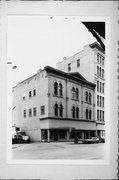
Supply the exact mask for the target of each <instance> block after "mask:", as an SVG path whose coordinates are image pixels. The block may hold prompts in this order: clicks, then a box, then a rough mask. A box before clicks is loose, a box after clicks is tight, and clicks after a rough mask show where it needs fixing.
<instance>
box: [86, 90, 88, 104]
mask: <svg viewBox="0 0 119 180" xmlns="http://www.w3.org/2000/svg"><path fill="white" fill-rule="evenodd" d="M86 102H88V92H87V91H86Z"/></svg>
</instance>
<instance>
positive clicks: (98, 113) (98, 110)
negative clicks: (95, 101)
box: [97, 110, 99, 121]
mask: <svg viewBox="0 0 119 180" xmlns="http://www.w3.org/2000/svg"><path fill="white" fill-rule="evenodd" d="M97 121H99V110H97Z"/></svg>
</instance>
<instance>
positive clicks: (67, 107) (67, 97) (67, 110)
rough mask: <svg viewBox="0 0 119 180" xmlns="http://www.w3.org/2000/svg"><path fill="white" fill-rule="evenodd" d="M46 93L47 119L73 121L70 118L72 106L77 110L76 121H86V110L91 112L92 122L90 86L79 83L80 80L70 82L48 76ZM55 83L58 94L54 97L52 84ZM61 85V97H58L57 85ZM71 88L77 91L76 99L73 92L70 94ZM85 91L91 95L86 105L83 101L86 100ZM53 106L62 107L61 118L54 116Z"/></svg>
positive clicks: (92, 106) (92, 104) (58, 77)
mask: <svg viewBox="0 0 119 180" xmlns="http://www.w3.org/2000/svg"><path fill="white" fill-rule="evenodd" d="M48 80H49V83H48V86H49V88H48V91H49V98H48V102H49V106H48V107H49V117H54V118H70V119H74V118H73V117H72V109H73V106H74V107H75V108H78V110H79V115H78V118H77V119H86V115H85V113H86V109H88V110H91V111H92V118H91V120H94V119H95V118H94V103H95V101H94V90H95V88H94V87H91V86H90V85H87V84H85V83H84V84H83V83H82V82H80V80H79V81H78V80H71V79H69V78H67V77H65V76H64V77H63V76H59V75H55V74H51V73H50V74H49V75H48ZM55 82H57V84H58V94H57V95H56V94H55V93H54V84H55ZM60 83H61V84H62V96H60V95H59V84H60ZM72 88H74V90H76V91H77V90H78V98H76V97H75V96H74V92H72ZM86 91H87V92H88V93H90V94H91V102H90V103H88V102H86V101H85V99H86ZM55 104H58V108H59V107H60V104H62V106H63V116H62V117H61V116H60V115H59V113H58V116H55V109H54V108H55Z"/></svg>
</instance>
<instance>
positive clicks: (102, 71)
mask: <svg viewBox="0 0 119 180" xmlns="http://www.w3.org/2000/svg"><path fill="white" fill-rule="evenodd" d="M102 78H103V79H104V69H102Z"/></svg>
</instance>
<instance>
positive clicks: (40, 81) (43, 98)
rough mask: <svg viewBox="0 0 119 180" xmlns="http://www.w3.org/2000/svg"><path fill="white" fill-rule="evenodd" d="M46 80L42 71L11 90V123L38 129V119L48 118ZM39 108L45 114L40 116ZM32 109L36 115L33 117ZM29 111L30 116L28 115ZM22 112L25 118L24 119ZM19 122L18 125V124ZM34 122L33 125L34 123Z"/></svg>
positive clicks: (45, 74) (45, 75)
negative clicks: (42, 107)
mask: <svg viewBox="0 0 119 180" xmlns="http://www.w3.org/2000/svg"><path fill="white" fill-rule="evenodd" d="M47 96H48V78H47V73H46V72H45V71H44V70H43V71H41V72H39V73H37V74H36V75H34V76H32V77H30V78H28V79H26V80H24V81H22V82H21V83H19V84H18V85H17V86H16V87H14V88H13V105H12V106H13V107H16V108H14V110H13V122H14V124H16V125H18V126H20V124H22V126H23V124H24V126H26V124H27V127H29V128H30V127H35V126H36V127H38V124H39V122H38V121H39V119H40V117H41V116H42V117H44V116H48V108H47V107H48V99H47ZM41 106H44V107H45V113H44V114H41ZM34 108H35V110H36V115H34ZM29 109H31V116H30V115H29ZM24 110H25V111H26V117H24ZM18 122H19V123H18ZM34 122H35V123H34Z"/></svg>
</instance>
